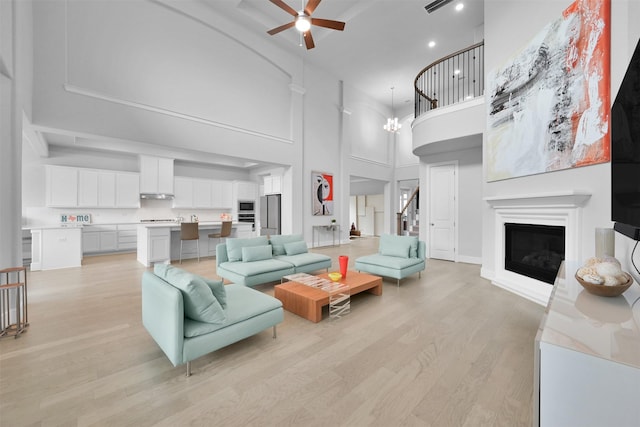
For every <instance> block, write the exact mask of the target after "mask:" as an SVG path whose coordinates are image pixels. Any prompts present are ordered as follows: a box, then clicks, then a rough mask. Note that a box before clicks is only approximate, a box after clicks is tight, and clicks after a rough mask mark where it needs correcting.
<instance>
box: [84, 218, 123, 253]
mask: <svg viewBox="0 0 640 427" xmlns="http://www.w3.org/2000/svg"><path fill="white" fill-rule="evenodd" d="M117 250H118V228H117V226H116V225H88V226H85V227H84V228H83V229H82V253H85V254H90V253H101V252H116V251H117Z"/></svg>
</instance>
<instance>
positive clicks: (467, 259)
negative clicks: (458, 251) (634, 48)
mask: <svg viewBox="0 0 640 427" xmlns="http://www.w3.org/2000/svg"><path fill="white" fill-rule="evenodd" d="M457 262H464V263H467V264H476V265H482V257H475V256H466V255H458V261H457Z"/></svg>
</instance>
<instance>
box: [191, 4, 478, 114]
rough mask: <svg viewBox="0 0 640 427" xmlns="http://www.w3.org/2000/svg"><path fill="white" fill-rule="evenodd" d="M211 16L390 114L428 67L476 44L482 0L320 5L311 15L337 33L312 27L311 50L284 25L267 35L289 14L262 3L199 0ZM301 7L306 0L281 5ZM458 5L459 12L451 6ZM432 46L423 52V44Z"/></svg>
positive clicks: (406, 103)
mask: <svg viewBox="0 0 640 427" xmlns="http://www.w3.org/2000/svg"><path fill="white" fill-rule="evenodd" d="M201 1H203V2H204V3H206V4H207V5H208V6H209V7H211V8H212V9H214V10H215V11H216V12H217V13H221V14H224V15H225V16H227V17H228V18H229V19H232V20H234V21H235V22H238V23H240V24H242V25H243V26H246V28H252V29H254V31H255V32H256V33H258V34H260V35H261V36H263V37H265V38H268V39H270V40H272V41H273V43H277V44H278V45H279V46H280V47H282V48H285V49H287V50H289V51H291V52H294V53H295V54H297V55H300V56H301V57H303V58H304V59H305V61H308V62H309V63H312V64H315V65H318V66H320V67H322V68H324V69H325V70H327V71H328V72H329V73H331V74H332V75H334V76H335V77H337V78H338V79H339V80H342V81H344V82H345V83H346V84H349V85H352V86H355V87H356V88H358V89H359V90H361V91H363V92H365V93H367V94H368V95H370V96H371V97H373V98H374V99H376V100H377V101H379V102H381V103H385V104H387V105H388V106H389V107H390V106H391V87H395V89H394V100H395V101H394V103H395V108H396V109H401V110H402V111H403V112H404V111H405V109H406V110H407V111H412V108H413V94H414V90H413V81H414V79H415V77H416V76H417V75H418V73H419V72H420V71H421V70H422V69H423V68H424V67H426V66H427V65H429V64H431V63H432V62H434V61H436V60H438V59H440V58H442V57H444V56H446V55H448V54H450V53H453V52H455V51H458V50H460V49H463V48H465V47H468V46H470V45H472V44H474V43H476V42H478V41H481V40H482V39H483V32H484V31H483V23H484V0H454V1H452V2H451V3H449V4H447V5H445V6H443V7H442V8H440V9H438V10H437V11H435V12H433V13H431V14H429V13H427V11H426V10H425V9H424V7H425V6H426V5H427V4H429V3H431V2H432V1H433V0H323V1H322V2H321V3H320V4H319V5H318V7H317V8H316V10H315V12H314V13H313V15H312V16H313V17H315V18H324V19H332V20H337V21H343V22H345V23H346V26H345V29H344V31H342V32H341V31H334V30H328V29H325V28H321V27H315V26H314V27H312V29H311V32H312V34H313V38H314V41H315V45H316V47H315V48H314V49H311V50H307V49H306V48H305V47H304V45H302V46H300V35H299V33H298V31H297V30H295V29H294V28H290V29H288V30H285V31H283V32H281V33H279V34H276V35H274V36H270V35H269V34H267V30H270V29H272V28H275V27H278V26H280V25H282V24H285V23H287V22H290V21H292V20H293V17H292V16H291V15H289V14H288V13H286V12H285V11H283V10H282V9H280V8H279V7H278V6H276V5H275V4H273V3H271V2H270V1H268V0H201ZM284 1H285V3H287V4H288V5H289V6H291V7H292V8H293V9H295V10H301V9H302V8H303V7H302V6H303V3H304V4H306V0H284ZM457 3H463V4H464V8H463V9H462V11H460V12H457V11H456V10H455V5H456V4H457ZM431 40H433V41H435V42H436V46H435V47H434V48H429V47H428V46H427V44H428V42H429V41H431Z"/></svg>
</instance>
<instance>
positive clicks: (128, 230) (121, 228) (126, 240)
mask: <svg viewBox="0 0 640 427" xmlns="http://www.w3.org/2000/svg"><path fill="white" fill-rule="evenodd" d="M137 228H138V227H137V226H136V225H133V224H129V225H118V251H131V250H135V249H136V247H137V244H136V240H137V237H138V235H137V231H136V230H137Z"/></svg>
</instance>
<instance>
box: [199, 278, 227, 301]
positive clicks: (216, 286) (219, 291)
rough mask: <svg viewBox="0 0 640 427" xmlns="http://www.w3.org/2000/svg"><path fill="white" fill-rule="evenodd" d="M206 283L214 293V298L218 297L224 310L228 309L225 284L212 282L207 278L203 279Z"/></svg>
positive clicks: (220, 281)
mask: <svg viewBox="0 0 640 427" xmlns="http://www.w3.org/2000/svg"><path fill="white" fill-rule="evenodd" d="M202 279H203V280H204V283H206V284H207V286H209V289H211V292H213V296H214V297H216V299H217V300H218V302H219V303H220V305H221V306H222V308H227V290H226V288H225V287H224V283H223V282H222V280H211V279H207V278H206V277H203V278H202Z"/></svg>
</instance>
